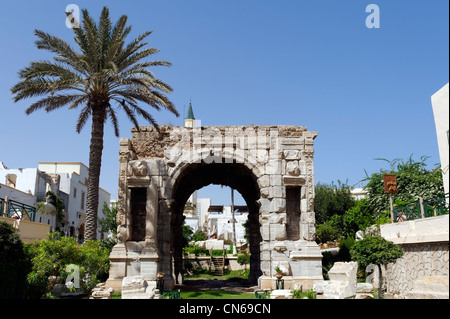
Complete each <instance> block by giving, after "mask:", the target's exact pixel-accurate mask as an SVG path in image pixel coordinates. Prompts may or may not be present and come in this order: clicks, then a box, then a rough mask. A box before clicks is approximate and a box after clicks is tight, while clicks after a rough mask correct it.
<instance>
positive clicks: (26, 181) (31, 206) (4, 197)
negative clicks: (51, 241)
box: [0, 162, 59, 231]
mask: <svg viewBox="0 0 450 319" xmlns="http://www.w3.org/2000/svg"><path fill="white" fill-rule="evenodd" d="M58 189H59V177H58V176H50V175H47V174H45V173H44V172H42V171H40V170H39V169H37V168H16V169H9V168H8V167H6V165H4V164H3V163H2V162H0V199H1V201H2V203H3V204H5V203H6V201H8V202H9V204H10V205H11V206H12V210H11V211H8V212H7V213H6V211H2V212H1V214H5V215H9V216H4V217H10V218H17V219H27V220H31V221H35V222H39V223H44V224H48V225H50V227H51V228H50V229H51V231H54V230H55V229H56V228H57V227H58V224H57V218H56V209H55V207H54V206H53V205H51V204H49V203H45V205H44V209H45V211H44V212H42V211H40V210H38V209H36V208H37V203H39V202H45V201H46V198H45V194H46V193H47V192H48V191H52V192H53V193H55V194H58ZM5 206H6V205H4V206H3V209H4V210H5ZM31 210H33V211H34V212H31Z"/></svg>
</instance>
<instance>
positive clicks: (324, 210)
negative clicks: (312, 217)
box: [314, 180, 354, 224]
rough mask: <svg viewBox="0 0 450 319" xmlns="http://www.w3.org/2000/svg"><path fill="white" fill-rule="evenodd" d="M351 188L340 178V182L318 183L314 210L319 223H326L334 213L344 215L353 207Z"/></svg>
mask: <svg viewBox="0 0 450 319" xmlns="http://www.w3.org/2000/svg"><path fill="white" fill-rule="evenodd" d="M353 205H354V200H353V198H352V196H351V188H350V186H349V185H347V183H342V182H341V181H339V180H338V184H337V185H335V184H334V183H331V185H328V184H323V183H318V184H317V185H316V186H315V198H314V211H315V213H316V222H317V224H322V223H325V222H326V221H327V220H329V219H330V218H331V216H333V215H339V216H342V215H344V213H345V212H346V211H347V210H348V209H350V208H351V207H353Z"/></svg>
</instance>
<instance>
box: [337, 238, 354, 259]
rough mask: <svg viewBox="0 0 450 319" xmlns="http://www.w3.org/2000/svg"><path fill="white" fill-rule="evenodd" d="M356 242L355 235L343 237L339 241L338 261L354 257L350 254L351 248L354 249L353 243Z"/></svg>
mask: <svg viewBox="0 0 450 319" xmlns="http://www.w3.org/2000/svg"><path fill="white" fill-rule="evenodd" d="M354 244H355V239H354V238H353V237H347V238H345V239H341V241H340V242H339V250H338V253H337V260H338V261H344V262H347V261H351V260H352V257H351V254H350V250H351V249H352V247H353V245H354Z"/></svg>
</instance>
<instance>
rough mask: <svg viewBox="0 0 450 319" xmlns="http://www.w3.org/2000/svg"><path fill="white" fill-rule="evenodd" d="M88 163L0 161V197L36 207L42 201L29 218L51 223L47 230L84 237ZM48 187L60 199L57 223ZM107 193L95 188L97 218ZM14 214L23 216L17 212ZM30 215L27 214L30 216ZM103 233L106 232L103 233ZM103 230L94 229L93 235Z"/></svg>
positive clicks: (106, 201) (100, 213)
mask: <svg viewBox="0 0 450 319" xmlns="http://www.w3.org/2000/svg"><path fill="white" fill-rule="evenodd" d="M88 171H89V169H88V167H87V166H86V165H84V164H83V163H80V162H41V163H39V166H38V168H17V169H8V168H7V167H6V166H5V165H4V164H3V163H1V162H0V199H1V200H2V202H4V201H5V199H6V198H7V199H8V201H10V202H11V201H13V202H17V203H21V204H24V205H26V206H30V207H34V208H37V207H38V205H39V203H41V202H45V205H44V210H45V211H44V212H42V211H40V210H38V209H36V212H35V216H33V218H32V219H33V221H35V222H38V223H44V224H48V225H50V226H51V228H50V230H51V231H55V230H58V231H61V232H63V233H64V234H65V235H68V236H74V237H77V238H78V239H80V240H82V239H83V238H84V231H85V223H86V196H87V179H88ZM48 191H52V192H53V193H54V194H56V195H58V196H59V197H60V198H61V200H62V201H63V202H64V206H65V209H64V212H63V215H64V217H63V220H62V221H61V222H60V223H58V222H57V218H56V209H55V207H53V205H51V204H49V203H46V195H45V194H46V193H47V192H48ZM110 197H111V195H110V194H109V193H108V192H107V191H105V190H103V189H102V188H99V206H98V215H97V216H98V218H102V217H104V214H103V211H102V209H103V204H104V203H107V204H108V206H109V203H110ZM15 215H16V216H8V217H17V218H20V219H22V218H26V216H22V215H23V214H22V213H21V212H19V211H18V212H17V214H15ZM30 219H31V218H30ZM105 235H106V234H105ZM102 237H103V234H100V233H99V232H97V239H101V238H102Z"/></svg>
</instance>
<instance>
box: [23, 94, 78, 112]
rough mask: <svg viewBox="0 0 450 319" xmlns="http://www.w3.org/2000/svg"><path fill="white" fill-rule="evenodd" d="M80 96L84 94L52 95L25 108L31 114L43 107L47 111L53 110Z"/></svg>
mask: <svg viewBox="0 0 450 319" xmlns="http://www.w3.org/2000/svg"><path fill="white" fill-rule="evenodd" d="M80 97H82V95H51V96H49V97H46V98H43V99H41V100H39V101H37V102H35V103H33V104H31V106H29V107H28V108H27V109H26V110H25V113H26V114H31V113H33V112H34V111H36V110H38V109H42V108H44V109H45V110H46V111H47V112H51V111H53V110H55V109H57V108H60V107H62V106H64V105H66V104H68V103H70V102H72V101H74V100H76V99H79V98H80Z"/></svg>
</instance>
